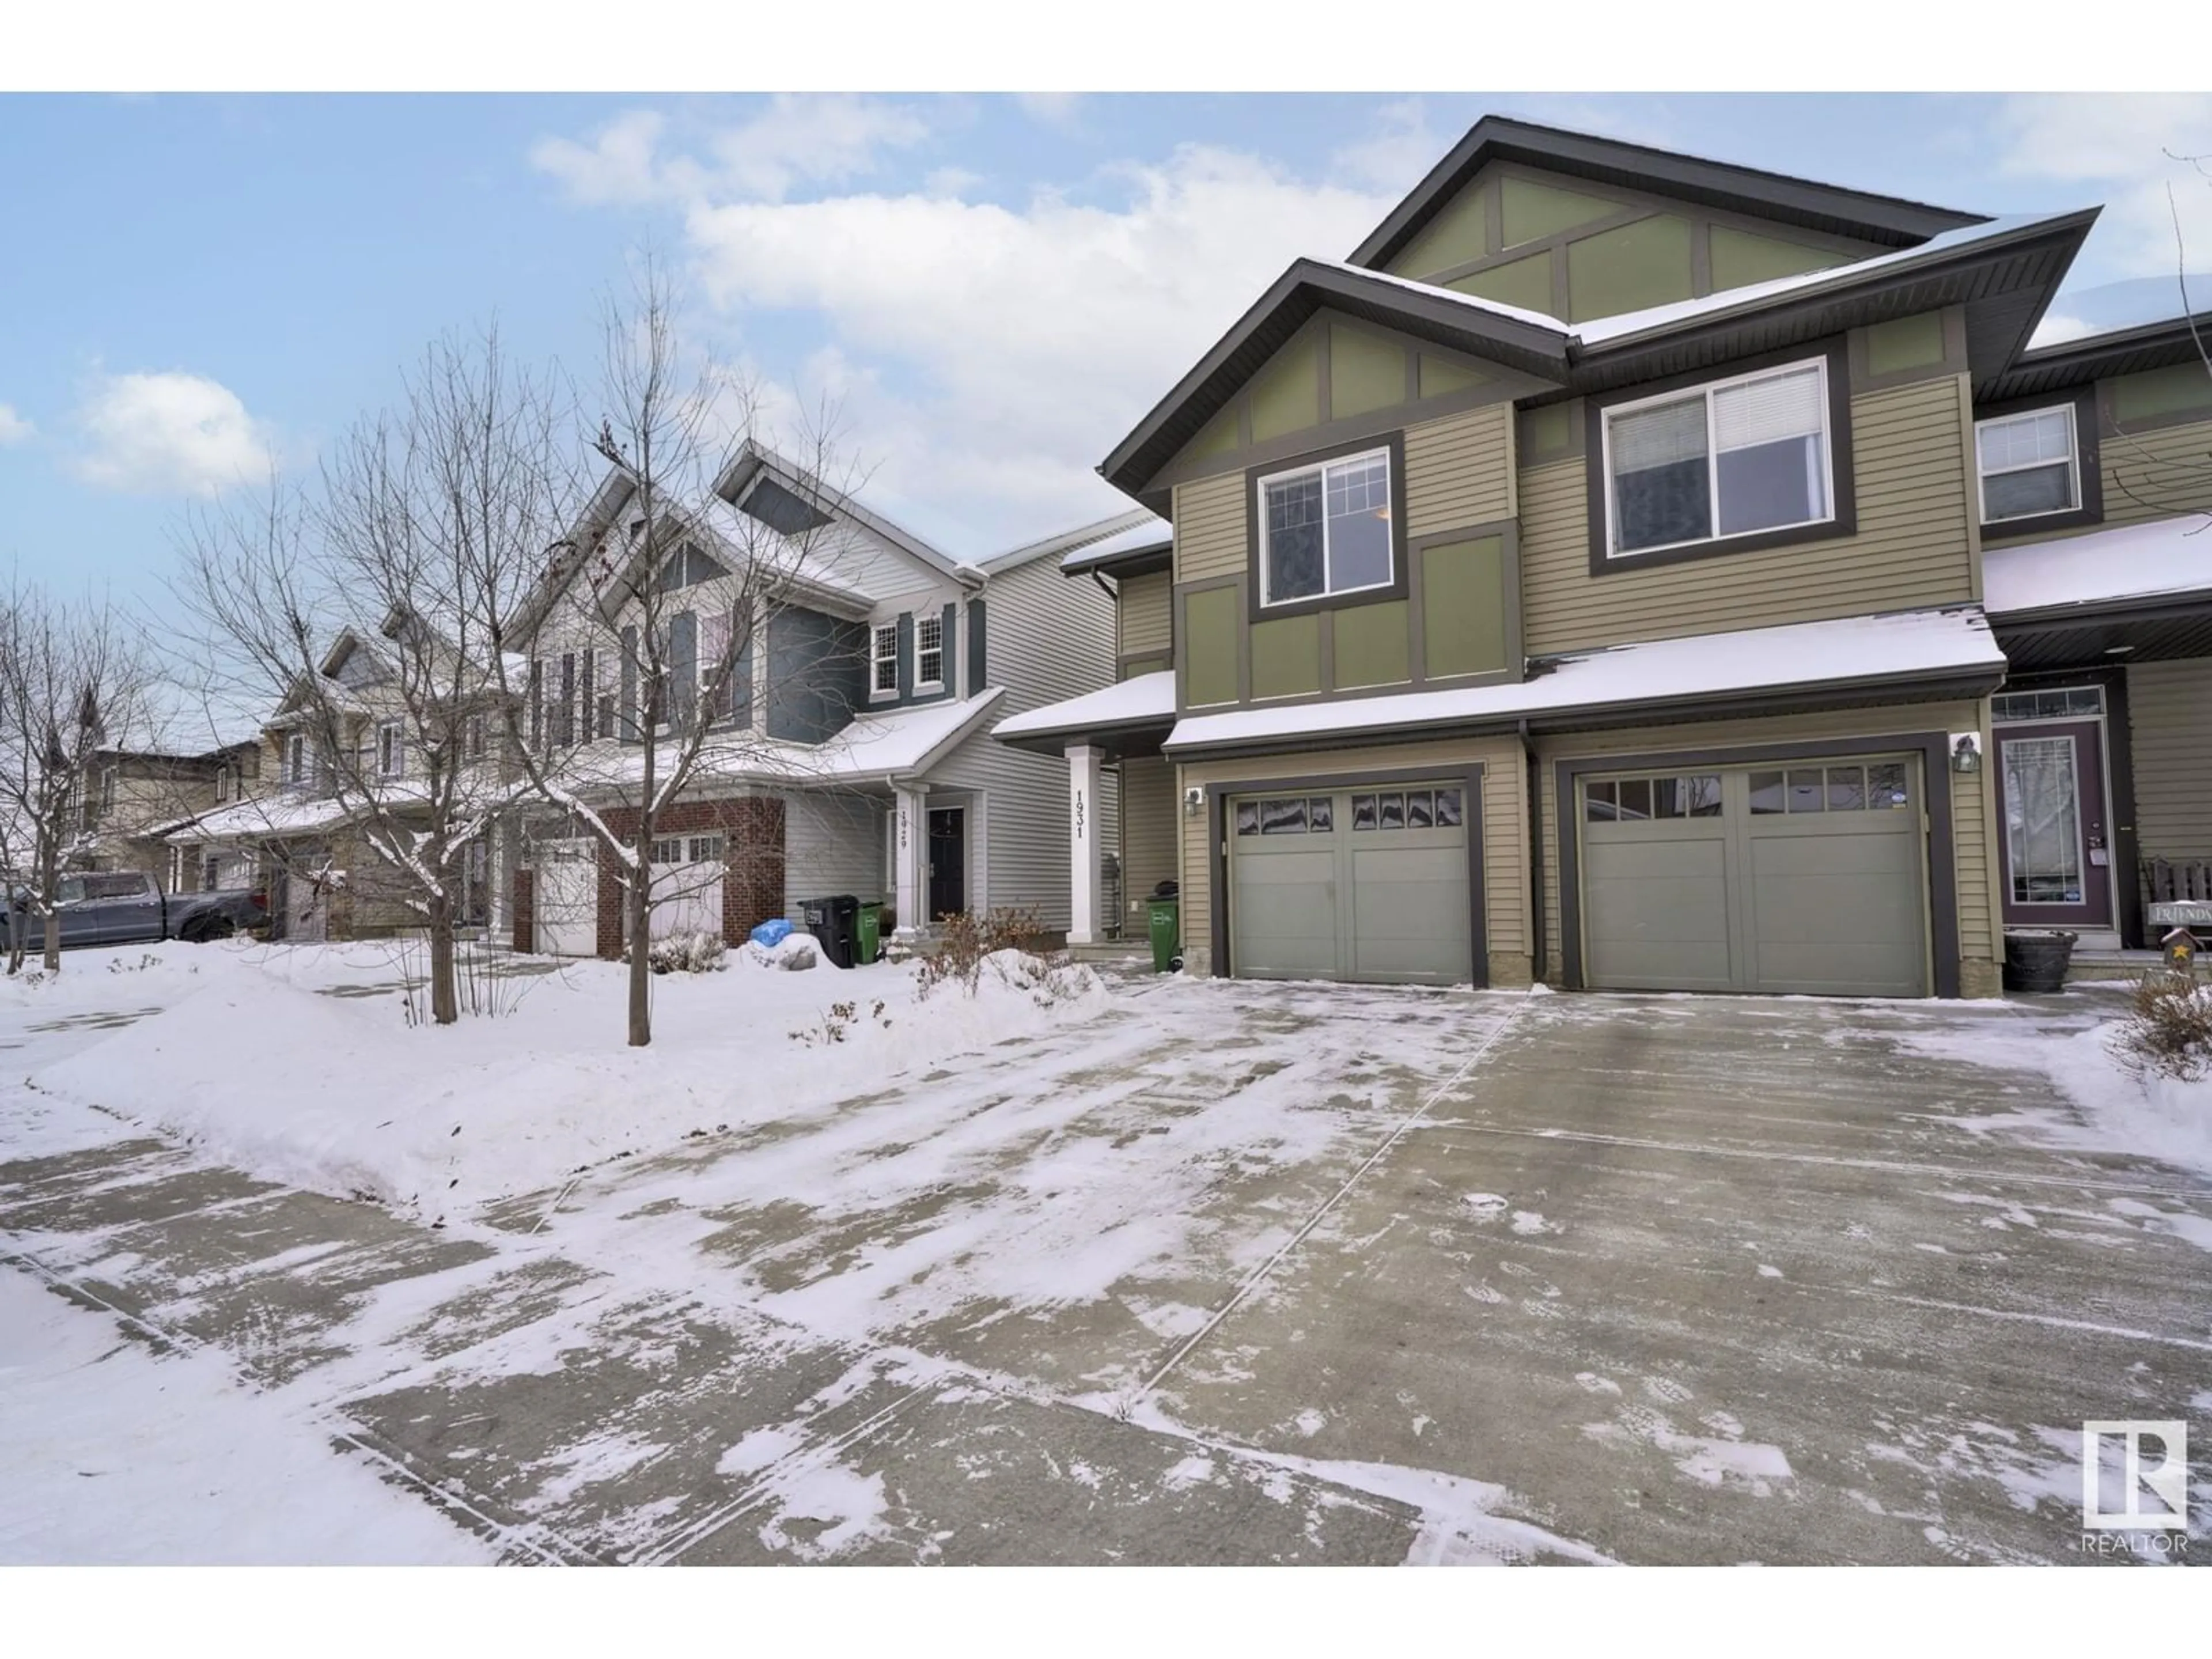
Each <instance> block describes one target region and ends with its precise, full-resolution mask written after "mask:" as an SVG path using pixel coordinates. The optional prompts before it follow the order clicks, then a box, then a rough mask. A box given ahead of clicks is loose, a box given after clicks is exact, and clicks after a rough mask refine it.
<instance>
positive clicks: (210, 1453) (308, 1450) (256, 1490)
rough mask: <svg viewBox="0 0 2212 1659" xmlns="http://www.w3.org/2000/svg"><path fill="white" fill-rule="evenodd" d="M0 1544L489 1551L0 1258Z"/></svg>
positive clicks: (119, 1560) (196, 1559)
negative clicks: (1, 1404)
mask: <svg viewBox="0 0 2212 1659" xmlns="http://www.w3.org/2000/svg"><path fill="white" fill-rule="evenodd" d="M0 1399H4V1400H5V1401H7V1406H8V1409H7V1410H6V1411H4V1412H0V1492H6V1493H7V1494H8V1501H7V1502H6V1504H0V1561H6V1562H9V1563H10V1564H11V1565H41V1564H51V1565H153V1564H164V1565H188V1566H189V1565H224V1566H228V1565H357V1564H364V1563H390V1564H402V1563H413V1564H422V1565H444V1564H447V1563H463V1562H476V1561H489V1560H490V1559H492V1555H493V1549H492V1547H491V1545H490V1544H489V1543H488V1542H486V1541H483V1540H482V1539H479V1538H477V1537H476V1536H475V1535H473V1534H470V1533H467V1532H464V1531H462V1530H461V1529H460V1528H458V1527H456V1526H454V1525H453V1523H452V1522H448V1521H447V1520H446V1519H445V1518H444V1517H442V1516H440V1515H439V1514H438V1513H437V1511H436V1510H433V1509H431V1508H430V1507H429V1506H428V1504H425V1503H423V1502H422V1499H421V1498H419V1497H418V1496H416V1494H414V1493H413V1492H406V1491H402V1490H400V1489H398V1488H397V1487H394V1486H391V1485H388V1484H387V1483H386V1481H385V1480H383V1479H382V1478H381V1477H380V1475H379V1474H377V1473H376V1471H375V1469H374V1468H373V1467H372V1466H371V1465H370V1464H368V1462H364V1461H362V1460H361V1459H359V1458H357V1457H356V1458H349V1457H347V1456H344V1455H341V1454H340V1453H338V1452H337V1451H336V1450H334V1449H332V1447H331V1431H330V1430H329V1429H325V1428H320V1427H318V1426H317V1425H315V1424H314V1423H313V1422H312V1421H309V1420H307V1419H306V1418H305V1417H304V1416H298V1415H287V1414H285V1413H283V1412H282V1411H280V1410H279V1409H277V1408H276V1407H273V1406H272V1405H271V1404H270V1402H269V1401H267V1400H266V1399H264V1398H261V1397H258V1396H257V1395H254V1394H253V1393H252V1391H250V1390H249V1389H245V1388H242V1387H240V1385H239V1384H238V1383H236V1382H235V1381H234V1380H233V1378H232V1377H231V1375H230V1371H229V1367H228V1365H227V1364H224V1362H223V1360H222V1358H221V1357H220V1356H218V1355H216V1354H213V1353H210V1352H204V1351H202V1352H167V1353H157V1352H155V1349H154V1348H153V1346H151V1345H150V1344H149V1343H148V1342H147V1341H145V1340H141V1339H139V1338H137V1337H134V1336H132V1335H131V1334H130V1333H128V1332H127V1331H126V1330H125V1328H124V1327H123V1326H122V1325H121V1324H120V1322H118V1321H115V1320H113V1319H111V1318H109V1317H107V1316H103V1315H94V1314H89V1313H87V1312H85V1311H84V1310H81V1309H78V1308H74V1307H71V1306H70V1304H68V1303H67V1302H64V1300H63V1299H62V1298H61V1297H58V1296H56V1295H53V1294H52V1292H50V1291H47V1290H46V1288H45V1287H44V1286H43V1285H41V1284H40V1282H39V1281H38V1280H37V1279H33V1277H32V1276H31V1275H29V1274H27V1273H17V1272H15V1271H13V1270H12V1269H9V1268H7V1267H0Z"/></svg>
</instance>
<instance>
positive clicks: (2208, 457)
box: [2089, 421, 2212, 529]
mask: <svg viewBox="0 0 2212 1659" xmlns="http://www.w3.org/2000/svg"><path fill="white" fill-rule="evenodd" d="M2098 442H2099V449H2100V453H2101V457H2102V461H2103V465H2102V466H2101V468H2100V471H2102V472H2103V474H2104V484H2105V523H2106V524H2107V525H2115V524H2136V523H2140V522H2141V521H2142V520H2145V519H2165V518H2171V517H2172V516H2173V515H2174V514H2176V513H2203V512H2208V511H2212V422H2208V421H2198V422H2191V423H2189V424H2187V425H2184V426H2166V427H2159V428H2154V429H2153V430H2151V431H2148V432H2130V433H2127V434H2124V435H2123V434H2118V433H2113V432H2109V431H2108V432H2106V434H2105V435H2103V437H2102V438H2100V440H2099V441H2098ZM2089 527H2090V528H2092V529H2095V528H2097V527H2098V526H2089Z"/></svg>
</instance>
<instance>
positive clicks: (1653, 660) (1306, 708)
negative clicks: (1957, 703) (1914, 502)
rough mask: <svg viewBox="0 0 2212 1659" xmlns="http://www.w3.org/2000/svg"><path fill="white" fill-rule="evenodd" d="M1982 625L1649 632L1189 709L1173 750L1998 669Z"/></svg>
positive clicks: (1927, 617) (1909, 614)
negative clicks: (1503, 664) (1441, 687)
mask: <svg viewBox="0 0 2212 1659" xmlns="http://www.w3.org/2000/svg"><path fill="white" fill-rule="evenodd" d="M2004 664H2005V658H2004V653H2003V652H2002V651H2000V650H1999V649H1998V648H1997V644H1996V640H1995V639H1994V638H1993V637H1992V636H1991V635H1990V626H1989V623H1988V622H1987V621H1986V620H1984V618H1983V617H1981V615H1980V614H1979V613H1978V612H1976V611H1905V612H1900V613H1898V614H1896V615H1893V616H1887V617H1846V618H1844V619H1842V620H1840V621H1836V622H1816V623H1790V624H1788V625H1786V626H1784V627H1780V628H1753V629H1741V630H1740V631H1737V632H1735V633H1729V634H1699V635H1692V636H1691V637H1689V638H1686V639H1674V640H1654V641H1650V642H1649V643H1647V644H1642V645H1626V646H1620V647H1616V648H1615V649H1613V650H1610V651H1599V652H1594V653H1590V654H1589V655H1588V656H1582V657H1571V658H1568V659H1565V660H1563V661H1561V662H1560V663H1559V665H1558V666H1557V667H1555V668H1554V669H1553V671H1551V672H1550V673H1548V674H1541V675H1539V676H1537V677H1536V678H1533V679H1528V680H1523V681H1522V682H1520V683H1519V684H1513V685H1484V686H1470V687H1468V688H1466V689H1465V690H1452V691H1411V692H1406V693H1403V694H1401V695H1399V696H1383V697H1349V698H1346V699H1344V700H1343V701H1341V702H1313V703H1302V704H1299V705H1297V706H1296V707H1293V708H1240V709H1237V710H1235V711H1233V712H1231V713H1226V714H1197V715H1186V716H1185V717H1184V718H1183V719H1182V720H1178V721H1177V722H1176V728H1175V730H1174V732H1171V733H1170V735H1169V738H1168V740H1167V747H1168V748H1169V749H1170V750H1178V749H1200V748H1206V747H1210V746H1213V745H1217V744H1236V743H1249V742H1254V741H1259V740H1264V739H1267V738H1290V737H1306V736H1312V737H1328V736H1334V735H1336V734H1339V733H1342V732H1363V733H1365V732H1388V731H1390V730H1393V729H1395V728H1401V727H1407V726H1439V725H1474V724H1482V723H1496V724H1499V725H1507V724H1510V723H1511V722H1513V721H1515V720H1520V719H1522V718H1524V717H1528V716H1534V715H1543V714H1563V713H1565V712H1568V711H1571V710H1585V709H1591V710H1595V709H1603V708H1634V707H1636V706H1638V705H1640V704H1647V703H1658V702H1682V701H1686V700H1689V699H1694V698H1699V697H1712V696H1728V695H1730V694H1737V695H1741V694H1744V693H1756V692H1760V691H1769V690H1775V691H1779V690H1787V689H1790V688H1793V687H1799V686H1809V685H1835V684H1857V683H1874V682H1881V681H1885V680H1895V679H1903V678H1911V677H1915V676H1919V675H1925V674H1934V673H1942V672H1945V671H1971V670H1973V669H1987V670H1989V671H1991V672H1992V673H1996V672H2001V671H2002V670H2003V668H2004Z"/></svg>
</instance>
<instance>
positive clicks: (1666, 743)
mask: <svg viewBox="0 0 2212 1659" xmlns="http://www.w3.org/2000/svg"><path fill="white" fill-rule="evenodd" d="M1984 708H1985V705H1984V704H1980V703H1972V702H1966V703H1923V704H1915V705H1912V706H1911V707H1906V708H1845V709H1836V710H1832V711H1829V712H1826V713H1821V714H1790V715H1778V716H1775V717H1774V718H1772V719H1768V720H1708V721H1700V722H1699V723H1697V724H1695V725H1689V726H1636V727H1632V728H1628V729H1625V730H1615V731H1610V732H1576V733H1573V734H1571V735H1570V736H1563V737H1557V738H1545V739H1543V740H1542V741H1541V743H1540V744H1539V748H1538V754H1539V757H1541V761H1542V765H1541V768H1540V769H1539V776H1540V780H1541V782H1540V787H1541V790H1542V792H1543V793H1542V796H1541V807H1542V817H1543V832H1544V842H1543V875H1544V916H1545V927H1544V951H1545V957H1546V961H1547V963H1548V964H1549V969H1548V971H1549V972H1550V973H1552V974H1554V975H1555V974H1556V973H1557V972H1558V971H1559V962H1560V954H1559V951H1560V945H1559V800H1558V799H1557V796H1558V788H1557V779H1556V776H1555V775H1554V772H1553V763H1554V762H1556V761H1559V760H1562V759H1565V758H1567V757H1570V756H1575V755H1603V754H1635V755H1644V754H1659V753H1663V752H1665V751H1667V750H1677V749H1679V750H1709V749H1729V748H1735V747H1737V746H1739V745H1744V746H1748V745H1754V744H1784V743H1789V742H1791V741H1793V740H1796V739H1801V738H1802V739H1803V740H1804V741H1807V742H1818V741H1821V740H1823V739H1826V738H1860V737H1863V738H1869V739H1870V741H1869V748H1875V749H1878V748H1880V747H1881V741H1880V740H1881V737H1882V736H1883V735H1885V734H1896V733H1904V732H1967V731H1978V732H1981V734H1982V747H1983V751H1984V753H1988V752H1990V737H1989V722H1988V720H1987V718H1986V716H1985V714H1984ZM1946 780H1948V784H1949V787H1950V790H1951V813H1952V848H1953V864H1954V872H1955V878H1956V881H1957V885H1958V894H1959V954H1960V957H1961V959H1963V960H1966V961H1974V962H1990V961H1994V960H1996V954H1997V953H1996V934H1997V931H1998V930H1997V928H1996V927H1994V926H1993V925H1992V918H1993V917H1994V916H1996V914H1997V909H1996V902H1997V894H1996V879H1997V878H1996V854H1995V851H1994V848H1993V845H1992V843H1991V841H1990V836H1992V835H1993V834H1994V833H1995V826H1994V823H1993V821H1992V815H1991V814H1990V811H1989V810H1988V806H1987V801H1988V799H1989V789H1990V774H1989V773H1988V772H1987V771H1982V772H1977V773H1974V774H1972V775H1967V776H1961V775H1958V774H1956V773H1952V772H1946V773H1945V774H1943V776H1942V778H1940V779H1936V780H1931V781H1932V782H1934V783H1935V784H1936V786H1937V787H1942V784H1943V782H1944V781H1946Z"/></svg>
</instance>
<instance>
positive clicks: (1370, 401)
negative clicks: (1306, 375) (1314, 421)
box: [1328, 326, 1406, 421]
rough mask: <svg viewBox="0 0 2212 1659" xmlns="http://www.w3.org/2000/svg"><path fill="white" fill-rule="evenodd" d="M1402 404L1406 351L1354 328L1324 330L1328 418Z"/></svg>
mask: <svg viewBox="0 0 2212 1659" xmlns="http://www.w3.org/2000/svg"><path fill="white" fill-rule="evenodd" d="M1405 401H1406V349H1405V348H1404V347H1403V346H1401V345H1400V344H1398V343H1396V342H1395V341H1394V340H1386V339H1383V338H1382V337H1380V336H1379V335H1374V334H1370V333H1367V332H1365V331H1364V330H1361V329H1356V328H1343V327H1335V326H1333V327H1331V328H1330V330H1329V331H1328V416H1329V418H1330V419H1331V420H1333V421H1340V420H1343V419H1344V418H1345V417H1346V416H1352V415H1364V414H1366V413H1367V412H1368V410H1372V409H1388V408H1389V407H1390V405H1391V404H1402V403H1404V402H1405Z"/></svg>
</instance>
